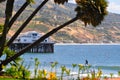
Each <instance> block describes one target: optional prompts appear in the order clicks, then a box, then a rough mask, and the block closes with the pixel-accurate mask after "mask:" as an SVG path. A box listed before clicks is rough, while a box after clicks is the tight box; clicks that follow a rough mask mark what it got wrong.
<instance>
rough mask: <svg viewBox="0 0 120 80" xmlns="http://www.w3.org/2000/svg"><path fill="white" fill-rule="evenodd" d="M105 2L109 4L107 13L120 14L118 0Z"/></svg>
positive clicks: (119, 0)
mask: <svg viewBox="0 0 120 80" xmlns="http://www.w3.org/2000/svg"><path fill="white" fill-rule="evenodd" d="M71 1H74V0H71ZM107 1H108V2H109V4H108V5H109V6H108V11H109V12H112V13H118V14H120V0H107Z"/></svg>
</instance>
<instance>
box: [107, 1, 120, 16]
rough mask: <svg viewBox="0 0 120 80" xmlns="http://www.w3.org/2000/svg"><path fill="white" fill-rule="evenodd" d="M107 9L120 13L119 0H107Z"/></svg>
mask: <svg viewBox="0 0 120 80" xmlns="http://www.w3.org/2000/svg"><path fill="white" fill-rule="evenodd" d="M108 2H109V6H108V11H109V12H113V13H118V14H120V0H108Z"/></svg>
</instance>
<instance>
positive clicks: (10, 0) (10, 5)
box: [0, 0, 14, 57]
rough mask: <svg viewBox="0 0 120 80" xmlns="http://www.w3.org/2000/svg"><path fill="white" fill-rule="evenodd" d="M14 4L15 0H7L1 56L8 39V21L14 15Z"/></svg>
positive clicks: (1, 40) (0, 48) (0, 49)
mask: <svg viewBox="0 0 120 80" xmlns="http://www.w3.org/2000/svg"><path fill="white" fill-rule="evenodd" d="M13 5H14V0H7V3H6V10H5V23H4V29H3V32H2V35H1V38H0V42H1V44H0V57H1V55H2V52H3V50H4V45H5V41H6V35H7V29H8V23H9V20H10V18H11V16H12V12H13Z"/></svg>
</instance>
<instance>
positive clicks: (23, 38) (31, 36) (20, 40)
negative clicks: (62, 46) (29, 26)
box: [10, 31, 54, 53]
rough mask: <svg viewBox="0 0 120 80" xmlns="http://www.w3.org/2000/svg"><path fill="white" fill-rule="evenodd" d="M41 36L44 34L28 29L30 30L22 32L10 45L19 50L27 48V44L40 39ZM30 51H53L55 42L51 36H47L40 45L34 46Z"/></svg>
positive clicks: (12, 48)
mask: <svg viewBox="0 0 120 80" xmlns="http://www.w3.org/2000/svg"><path fill="white" fill-rule="evenodd" d="M41 36H42V34H40V33H38V32H36V31H28V32H25V33H22V34H20V35H19V36H18V37H17V38H16V39H15V41H14V42H13V44H11V45H10V49H11V50H14V51H16V52H18V51H20V50H22V49H23V48H25V47H26V46H27V45H29V44H31V43H33V42H35V41H36V40H38V39H39V38H40V37H41ZM28 52H32V53H53V52H54V43H53V42H52V41H51V40H50V39H49V38H46V39H45V40H44V41H42V42H41V43H39V44H38V45H36V46H34V47H32V48H31V49H30V50H29V51H28Z"/></svg>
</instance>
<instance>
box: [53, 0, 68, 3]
mask: <svg viewBox="0 0 120 80" xmlns="http://www.w3.org/2000/svg"><path fill="white" fill-rule="evenodd" d="M54 2H55V3H57V4H64V3H65V2H68V0H54Z"/></svg>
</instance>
